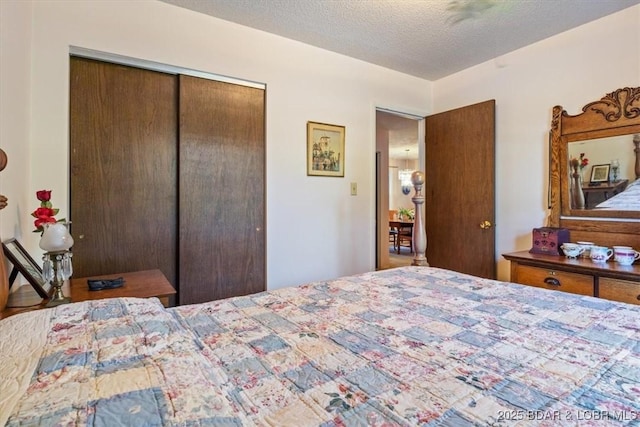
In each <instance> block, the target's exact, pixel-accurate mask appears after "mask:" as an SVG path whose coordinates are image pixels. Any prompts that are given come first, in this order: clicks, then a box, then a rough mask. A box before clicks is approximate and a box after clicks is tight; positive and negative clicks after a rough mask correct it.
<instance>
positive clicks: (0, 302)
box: [0, 149, 9, 311]
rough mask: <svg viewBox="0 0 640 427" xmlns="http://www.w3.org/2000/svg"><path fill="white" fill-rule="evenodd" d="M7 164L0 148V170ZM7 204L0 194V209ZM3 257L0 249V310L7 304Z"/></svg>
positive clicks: (7, 292)
mask: <svg viewBox="0 0 640 427" xmlns="http://www.w3.org/2000/svg"><path fill="white" fill-rule="evenodd" d="M6 166H7V155H6V154H5V152H4V151H2V149H0V171H2V170H3V169H4V168H5V167H6ZM6 206H7V198H6V197H5V196H3V195H1V194H0V209H4V208H5V207H6ZM0 241H2V238H1V237H0ZM5 262H6V261H5V259H4V251H2V250H0V311H2V310H4V308H5V307H6V306H7V299H8V298H9V276H8V275H7V267H6V263H5Z"/></svg>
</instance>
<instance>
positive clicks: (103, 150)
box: [69, 57, 178, 286]
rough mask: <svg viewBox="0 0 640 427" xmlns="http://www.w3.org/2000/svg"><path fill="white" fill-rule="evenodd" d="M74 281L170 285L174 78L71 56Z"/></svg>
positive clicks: (173, 276)
mask: <svg viewBox="0 0 640 427" xmlns="http://www.w3.org/2000/svg"><path fill="white" fill-rule="evenodd" d="M70 72H71V74H70V76H71V77H70V124H69V128H70V153H71V158H70V166H71V177H70V200H71V212H70V219H71V221H72V224H71V227H72V233H73V236H74V240H75V244H74V246H73V265H74V276H76V277H85V276H94V275H102V274H112V273H120V272H129V271H138V270H147V269H155V268H158V269H160V270H161V271H162V272H163V273H164V275H165V276H166V277H167V279H168V280H169V281H170V283H171V284H172V285H174V286H176V267H175V266H176V247H177V234H176V230H177V163H176V159H177V145H176V140H177V129H178V126H177V111H178V110H177V95H178V92H177V89H178V87H177V80H176V79H177V78H176V76H175V75H170V74H164V73H158V72H154V71H148V70H142V69H139V68H133V67H126V66H121V65H116V64H111V63H105V62H101V61H94V60H89V59H83V58H76V57H72V58H71V70H70Z"/></svg>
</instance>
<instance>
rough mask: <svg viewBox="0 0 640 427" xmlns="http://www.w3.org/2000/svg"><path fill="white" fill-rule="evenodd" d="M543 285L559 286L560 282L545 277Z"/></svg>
mask: <svg viewBox="0 0 640 427" xmlns="http://www.w3.org/2000/svg"><path fill="white" fill-rule="evenodd" d="M544 283H546V284H547V285H551V286H560V280H558V279H555V278H553V277H547V278H545V279H544Z"/></svg>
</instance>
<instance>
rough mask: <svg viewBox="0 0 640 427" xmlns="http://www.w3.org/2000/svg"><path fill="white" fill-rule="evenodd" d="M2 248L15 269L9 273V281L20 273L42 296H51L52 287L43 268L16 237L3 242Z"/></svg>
mask: <svg viewBox="0 0 640 427" xmlns="http://www.w3.org/2000/svg"><path fill="white" fill-rule="evenodd" d="M2 250H3V251H4V255H5V256H6V257H7V259H8V260H9V261H10V262H11V264H13V271H12V272H11V273H10V274H9V283H12V282H13V281H14V280H15V278H16V276H17V275H18V273H20V274H22V276H23V277H24V278H25V279H27V282H29V284H30V285H31V286H33V289H35V290H36V292H37V293H38V295H40V296H41V297H42V298H49V296H50V294H51V291H52V287H51V284H50V283H48V282H47V281H45V280H44V276H43V275H42V268H41V267H40V266H39V265H38V264H37V263H36V262H35V260H34V259H33V258H31V255H29V253H28V252H27V251H26V250H25V248H24V247H22V245H21V244H20V242H18V241H17V240H16V239H9V240H7V241H6V242H2Z"/></svg>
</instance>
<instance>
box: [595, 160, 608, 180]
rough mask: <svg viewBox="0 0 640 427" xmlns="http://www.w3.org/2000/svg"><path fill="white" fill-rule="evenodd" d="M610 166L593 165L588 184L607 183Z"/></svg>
mask: <svg viewBox="0 0 640 427" xmlns="http://www.w3.org/2000/svg"><path fill="white" fill-rule="evenodd" d="M610 167H611V165H610V164H608V163H607V164H604V165H593V166H592V167H591V181H590V182H609V168H610Z"/></svg>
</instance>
